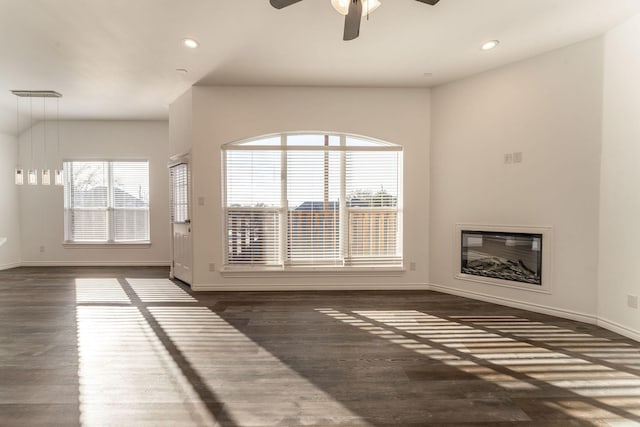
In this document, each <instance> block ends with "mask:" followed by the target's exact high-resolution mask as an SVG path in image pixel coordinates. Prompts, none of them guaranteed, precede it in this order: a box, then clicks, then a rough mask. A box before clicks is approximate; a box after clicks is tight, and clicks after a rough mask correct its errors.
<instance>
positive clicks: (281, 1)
mask: <svg viewBox="0 0 640 427" xmlns="http://www.w3.org/2000/svg"><path fill="white" fill-rule="evenodd" d="M299 1H302V0H270V1H269V3H271V6H273V7H275V8H276V9H282V8H283V7H287V6H291V5H292V4H296V3H298V2H299Z"/></svg>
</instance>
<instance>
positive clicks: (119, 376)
mask: <svg viewBox="0 0 640 427" xmlns="http://www.w3.org/2000/svg"><path fill="white" fill-rule="evenodd" d="M76 316H77V337H78V341H77V342H78V357H79V365H78V378H79V382H80V413H81V419H80V421H81V423H82V425H83V426H102V425H148V426H158V425H167V426H176V425H185V426H188V425H200V426H217V425H218V424H217V423H216V421H215V420H214V418H213V416H212V415H211V413H210V411H209V410H208V409H207V406H206V404H205V403H204V402H202V400H201V399H200V398H199V396H198V394H197V393H196V392H195V390H194V389H193V387H192V385H191V384H190V383H189V381H188V380H187V379H186V378H185V377H184V375H183V374H182V372H181V370H180V369H179V367H178V366H177V365H176V363H175V361H174V360H173V359H172V357H171V355H170V354H169V353H168V351H167V350H166V349H165V347H164V346H163V345H162V343H161V342H160V340H159V339H158V337H157V336H156V334H155V333H154V331H153V330H152V328H151V326H150V325H149V324H148V323H147V321H146V320H145V318H144V316H143V315H142V314H141V313H140V311H139V309H138V308H137V307H133V306H129V307H119V306H111V307H101V306H79V307H77V314H76Z"/></svg>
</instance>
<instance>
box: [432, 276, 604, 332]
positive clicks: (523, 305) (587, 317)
mask: <svg viewBox="0 0 640 427" xmlns="http://www.w3.org/2000/svg"><path fill="white" fill-rule="evenodd" d="M429 289H431V290H432V291H438V292H443V293H445V294H451V295H457V296H460V297H466V298H471V299H476V300H480V301H485V302H490V303H493V304H498V305H505V306H507V307H513V308H520V309H522V310H528V311H533V312H534V313H542V314H548V315H550V316H556V317H562V318H563V319H570V320H576V321H578V322H584V323H590V324H592V325H596V324H598V317H597V316H594V315H591V314H586V313H579V312H577V311H572V310H565V309H561V308H556V307H549V306H546V305H541V304H534V303H529V302H523V301H518V300H514V299H511V298H504V297H497V296H494V295H488V294H484V293H481V292H474V291H466V290H462V289H457V288H451V287H449V286H442V285H435V284H430V285H429Z"/></svg>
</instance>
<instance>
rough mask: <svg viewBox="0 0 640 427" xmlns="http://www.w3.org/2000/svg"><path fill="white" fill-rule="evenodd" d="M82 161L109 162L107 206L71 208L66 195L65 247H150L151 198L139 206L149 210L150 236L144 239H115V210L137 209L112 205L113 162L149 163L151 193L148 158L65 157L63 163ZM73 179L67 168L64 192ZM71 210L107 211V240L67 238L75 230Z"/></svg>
mask: <svg viewBox="0 0 640 427" xmlns="http://www.w3.org/2000/svg"><path fill="white" fill-rule="evenodd" d="M80 162H101V163H107V164H108V168H107V171H108V172H107V173H108V179H107V193H108V196H107V207H106V208H71V207H69V206H67V205H66V197H67V196H66V195H65V205H64V214H63V215H64V240H63V242H62V245H63V247H65V248H72V249H73V248H79V249H81V248H106V247H113V248H117V247H133V246H135V247H141V248H142V247H149V246H151V200H149V204H148V206H147V207H146V208H137V209H139V210H142V211H146V212H147V226H148V230H147V235H148V238H147V239H144V240H127V241H116V240H115V239H114V234H113V233H114V231H113V230H114V226H113V221H114V212H116V211H118V210H122V209H127V210H136V208H115V207H113V206H112V201H113V163H125V162H145V163H147V165H148V167H149V174H148V176H147V179H148V180H149V193H151V179H150V175H151V171H150V169H151V168H150V162H149V160H148V159H64V160H63V164H66V163H80ZM71 180H72V176H70V174H68V173H67V171H66V170H65V176H64V180H63V182H64V189H63V191H64V193H65V194H66V193H67V191H68V190H67V188H68V186H70V185H73V183H72V182H71ZM68 210H69V211H71V210H101V211H105V212H106V214H107V240H104V241H86V240H68V239H67V238H68V237H69V236H72V233H73V230H72V229H71V227H72V225H71V221H69V220H68V218H67V215H68V214H67V211H68Z"/></svg>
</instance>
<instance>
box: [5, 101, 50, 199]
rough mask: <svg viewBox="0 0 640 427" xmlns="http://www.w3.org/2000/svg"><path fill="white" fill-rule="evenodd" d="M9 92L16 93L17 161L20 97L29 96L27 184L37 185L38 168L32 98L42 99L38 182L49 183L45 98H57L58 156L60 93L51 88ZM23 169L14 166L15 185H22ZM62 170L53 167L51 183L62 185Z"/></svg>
mask: <svg viewBox="0 0 640 427" xmlns="http://www.w3.org/2000/svg"><path fill="white" fill-rule="evenodd" d="M11 93H13V94H14V95H16V97H17V101H16V117H17V118H16V127H17V129H16V134H17V136H18V162H19V161H20V145H21V144H20V98H29V142H30V155H31V164H30V167H29V169H28V170H27V174H26V175H27V180H26V183H27V184H28V185H38V170H37V169H36V168H35V167H34V151H33V98H40V99H42V120H43V124H42V126H43V139H42V141H43V153H44V154H43V157H44V158H43V168H42V169H41V171H40V182H41V183H42V185H47V186H49V185H51V170H50V169H49V168H48V158H47V104H46V99H47V98H57V99H56V133H57V136H56V146H57V150H56V151H57V155H58V157H59V154H60V123H59V121H60V103H59V98H60V97H62V95H61V94H60V93H58V92H56V91H53V90H12V91H11ZM56 163H58V159H56ZM24 175H25V173H24V169H23V168H22V167H20V166H19V164H18V166H16V170H15V183H16V184H17V185H23V184H24V183H25V180H24ZM62 175H63V174H62V170H59V169H55V171H54V177H53V183H54V184H55V185H63V179H62Z"/></svg>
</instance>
